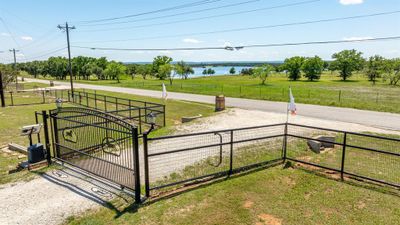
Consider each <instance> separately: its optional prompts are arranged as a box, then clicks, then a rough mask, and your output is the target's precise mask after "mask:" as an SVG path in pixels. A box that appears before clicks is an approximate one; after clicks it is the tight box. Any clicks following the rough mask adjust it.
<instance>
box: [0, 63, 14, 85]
mask: <svg viewBox="0 0 400 225" xmlns="http://www.w3.org/2000/svg"><path fill="white" fill-rule="evenodd" d="M0 73H1V74H2V77H3V80H2V81H0V82H3V87H4V88H6V87H7V86H8V85H9V84H10V83H12V82H13V81H15V79H16V77H17V74H18V71H17V70H14V69H13V67H12V66H11V65H4V64H0Z"/></svg>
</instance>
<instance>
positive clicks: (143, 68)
mask: <svg viewBox="0 0 400 225" xmlns="http://www.w3.org/2000/svg"><path fill="white" fill-rule="evenodd" d="M136 72H137V73H138V74H140V75H142V77H143V79H144V80H146V78H147V77H148V76H151V75H152V74H153V65H152V64H144V65H138V67H137V68H136Z"/></svg>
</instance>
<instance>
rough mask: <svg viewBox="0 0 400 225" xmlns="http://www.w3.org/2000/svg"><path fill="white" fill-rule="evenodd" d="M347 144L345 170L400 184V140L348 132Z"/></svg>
mask: <svg viewBox="0 0 400 225" xmlns="http://www.w3.org/2000/svg"><path fill="white" fill-rule="evenodd" d="M347 146H354V147H347V148H346V156H345V160H346V163H345V166H344V170H345V172H347V173H351V174H356V175H359V176H363V177H367V178H371V179H374V180H380V181H385V182H389V183H392V184H400V140H398V139H391V138H385V137H374V136H368V135H360V134H348V135H347Z"/></svg>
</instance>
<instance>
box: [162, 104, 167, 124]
mask: <svg viewBox="0 0 400 225" xmlns="http://www.w3.org/2000/svg"><path fill="white" fill-rule="evenodd" d="M163 117H164V118H163V119H164V124H163V125H164V127H165V125H166V121H165V105H163Z"/></svg>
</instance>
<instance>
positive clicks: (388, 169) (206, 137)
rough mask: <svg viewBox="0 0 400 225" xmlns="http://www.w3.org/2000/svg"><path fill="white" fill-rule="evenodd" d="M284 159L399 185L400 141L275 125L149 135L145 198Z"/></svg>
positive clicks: (298, 126)
mask: <svg viewBox="0 0 400 225" xmlns="http://www.w3.org/2000/svg"><path fill="white" fill-rule="evenodd" d="M285 159H287V160H292V161H295V162H299V163H303V164H308V165H312V166H315V167H318V168H322V169H324V170H332V171H336V173H337V174H338V175H341V176H342V177H343V176H345V175H348V176H355V177H359V178H364V179H367V180H370V181H374V182H379V183H384V184H388V185H392V186H396V187H399V186H400V170H399V169H400V139H396V138H393V137H392V138H391V137H385V136H376V135H371V134H361V133H360V134H359V133H353V132H345V131H340V130H333V129H325V128H318V127H312V126H304V125H298V124H275V125H268V126H260V127H250V128H242V129H232V130H221V131H212V132H203V133H194V134H185V135H175V136H165V137H156V138H148V137H147V135H145V136H144V164H145V165H144V168H143V169H144V170H145V174H144V175H145V178H144V179H145V183H146V189H147V190H146V193H147V194H148V195H151V194H150V192H151V193H153V192H155V193H157V192H159V191H160V189H162V190H168V188H171V187H173V188H175V187H177V186H180V185H184V184H186V183H188V182H189V183H190V182H193V181H194V180H203V179H206V178H207V179H211V178H215V177H221V176H226V175H230V174H232V173H235V172H237V171H241V170H245V169H248V168H253V167H257V166H260V165H264V164H265V163H268V162H275V161H282V160H285Z"/></svg>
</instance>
